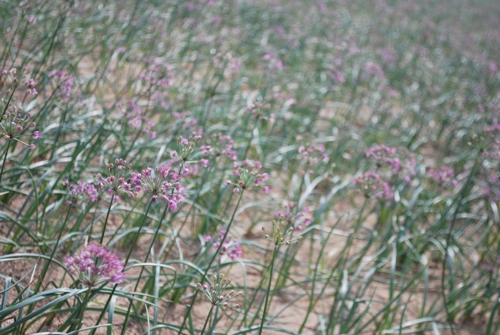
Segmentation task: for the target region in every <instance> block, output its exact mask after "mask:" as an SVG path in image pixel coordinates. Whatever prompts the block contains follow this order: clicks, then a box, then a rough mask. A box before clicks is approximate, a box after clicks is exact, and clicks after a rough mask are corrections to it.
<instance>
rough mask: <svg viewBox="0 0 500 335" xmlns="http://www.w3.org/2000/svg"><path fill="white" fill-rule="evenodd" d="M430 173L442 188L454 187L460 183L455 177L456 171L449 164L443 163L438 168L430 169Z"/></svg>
mask: <svg viewBox="0 0 500 335" xmlns="http://www.w3.org/2000/svg"><path fill="white" fill-rule="evenodd" d="M428 174H429V177H431V178H432V179H434V180H435V181H436V182H437V183H438V184H439V185H440V187H441V188H453V187H456V186H457V185H458V181H457V180H456V179H455V172H454V171H453V169H452V168H450V167H449V166H446V165H443V166H441V167H440V168H437V169H429V171H428Z"/></svg>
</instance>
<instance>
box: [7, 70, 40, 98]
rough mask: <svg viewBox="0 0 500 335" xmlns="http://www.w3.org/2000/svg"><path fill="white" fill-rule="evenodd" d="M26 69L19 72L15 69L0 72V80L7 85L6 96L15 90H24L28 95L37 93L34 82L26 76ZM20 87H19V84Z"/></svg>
mask: <svg viewBox="0 0 500 335" xmlns="http://www.w3.org/2000/svg"><path fill="white" fill-rule="evenodd" d="M27 72H28V68H27V67H24V68H22V69H21V71H17V69H16V68H15V67H13V68H11V69H10V70H7V69H3V70H2V71H0V78H2V79H4V80H3V81H5V82H7V83H8V85H7V86H8V87H9V88H8V89H7V91H6V93H7V94H12V93H13V91H15V90H16V89H17V88H24V89H25V91H26V94H28V95H37V94H38V91H37V90H36V88H35V86H36V83H35V80H34V79H33V78H31V77H29V76H28V75H27ZM20 83H21V84H22V85H19V84H20Z"/></svg>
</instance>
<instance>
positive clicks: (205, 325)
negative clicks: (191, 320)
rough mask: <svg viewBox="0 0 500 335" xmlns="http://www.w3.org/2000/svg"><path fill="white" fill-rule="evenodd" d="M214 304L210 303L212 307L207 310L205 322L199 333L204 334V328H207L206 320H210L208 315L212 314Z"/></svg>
mask: <svg viewBox="0 0 500 335" xmlns="http://www.w3.org/2000/svg"><path fill="white" fill-rule="evenodd" d="M214 306H215V305H212V307H210V312H208V315H207V318H206V320H205V324H204V325H203V329H202V330H201V334H200V335H203V334H205V329H206V328H207V325H208V320H210V317H211V316H212V312H213V310H214Z"/></svg>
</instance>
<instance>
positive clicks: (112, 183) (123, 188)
mask: <svg viewBox="0 0 500 335" xmlns="http://www.w3.org/2000/svg"><path fill="white" fill-rule="evenodd" d="M128 168H129V166H127V162H126V161H125V160H123V159H121V158H120V159H116V160H115V164H112V163H109V164H106V170H107V171H108V174H109V175H108V176H107V177H103V176H102V175H101V174H100V173H98V174H96V184H97V189H98V190H99V191H106V192H107V193H108V194H110V195H112V196H113V197H114V200H115V201H116V200H120V197H119V195H120V194H122V193H123V194H126V195H127V196H128V197H131V198H132V197H135V196H136V195H137V193H139V192H140V191H141V188H140V186H138V187H133V186H132V184H131V183H129V182H127V178H126V177H125V172H126V170H127V169H128Z"/></svg>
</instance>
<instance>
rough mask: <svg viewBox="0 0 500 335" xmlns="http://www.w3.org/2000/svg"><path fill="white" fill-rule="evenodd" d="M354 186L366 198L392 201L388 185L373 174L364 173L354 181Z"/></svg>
mask: <svg viewBox="0 0 500 335" xmlns="http://www.w3.org/2000/svg"><path fill="white" fill-rule="evenodd" d="M354 185H356V187H357V188H358V190H359V191H360V192H361V193H363V195H364V196H365V197H366V198H372V197H375V198H376V199H382V198H383V199H394V194H393V193H392V189H391V187H390V186H389V184H388V183H386V182H385V181H383V180H382V178H380V175H379V174H378V173H375V172H366V173H363V174H362V175H361V176H359V177H357V178H356V179H354Z"/></svg>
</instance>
